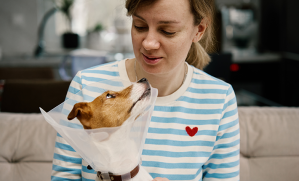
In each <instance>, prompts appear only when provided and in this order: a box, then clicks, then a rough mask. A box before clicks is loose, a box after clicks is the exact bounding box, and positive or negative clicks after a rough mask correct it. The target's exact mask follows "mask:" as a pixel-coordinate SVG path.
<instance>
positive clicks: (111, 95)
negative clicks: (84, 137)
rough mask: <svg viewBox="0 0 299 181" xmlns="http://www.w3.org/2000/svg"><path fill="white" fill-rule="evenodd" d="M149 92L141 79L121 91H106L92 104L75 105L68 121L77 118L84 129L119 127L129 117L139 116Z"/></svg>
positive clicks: (148, 97)
mask: <svg viewBox="0 0 299 181" xmlns="http://www.w3.org/2000/svg"><path fill="white" fill-rule="evenodd" d="M150 90H151V89H150V85H149V83H148V81H147V80H146V79H145V78H143V79H140V80H139V81H138V82H137V83H134V84H132V85H131V86H129V87H127V88H125V89H123V90H122V91H119V92H115V91H106V92H104V93H103V94H101V95H100V96H98V97H97V98H95V99H94V100H93V101H92V102H80V103H77V104H75V105H74V107H73V109H72V110H71V112H70V113H69V115H68V119H69V120H72V119H74V118H75V117H77V118H78V120H79V121H80V122H81V124H82V125H83V127H84V129H96V128H102V127H116V126H120V125H122V124H123V122H124V121H125V120H127V119H128V118H129V117H130V116H131V115H136V117H137V116H138V115H139V114H141V111H142V110H144V108H145V106H146V105H147V104H148V102H149V101H150V93H151V92H150Z"/></svg>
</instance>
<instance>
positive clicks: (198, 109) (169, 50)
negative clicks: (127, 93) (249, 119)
mask: <svg viewBox="0 0 299 181" xmlns="http://www.w3.org/2000/svg"><path fill="white" fill-rule="evenodd" d="M126 8H127V10H128V15H130V16H132V18H133V22H132V30H131V34H132V42H133V48H134V54H135V57H136V58H134V59H126V60H123V61H118V62H113V63H111V64H106V65H103V66H98V67H93V68H90V69H86V70H83V71H80V72H78V74H77V75H76V77H75V78H74V80H73V81H72V83H71V86H70V89H69V92H68V95H67V97H71V96H72V95H73V94H74V93H76V92H78V91H80V90H81V89H82V87H84V86H85V85H87V84H90V83H93V82H97V81H100V80H103V79H115V78H122V79H126V80H128V81H131V82H135V81H137V80H138V79H140V78H143V77H145V78H147V79H148V80H149V82H150V83H151V85H152V86H153V87H155V88H157V89H158V92H159V93H158V98H157V101H156V104H155V109H154V112H153V116H152V120H151V123H150V126H149V130H148V134H147V138H146V141H145V146H144V150H143V153H142V165H143V166H144V167H145V168H146V169H147V171H148V172H149V173H150V174H151V175H152V177H153V178H155V179H154V180H155V181H167V180H204V181H208V180H239V124H238V114H237V105H236V99H235V95H234V91H233V89H232V87H231V86H230V85H229V84H227V83H225V82H223V81H221V80H218V79H216V78H214V77H212V76H209V75H207V74H206V73H204V72H203V71H201V70H200V69H202V68H203V67H204V66H205V65H207V64H208V62H209V61H210V59H209V56H208V54H207V53H206V50H207V49H209V47H210V46H211V45H212V43H213V36H212V32H213V29H212V28H213V26H212V25H213V24H212V20H213V18H212V17H213V1H211V0H155V1H153V0H127V1H126ZM195 67H197V68H195ZM62 178H67V179H69V180H81V179H82V180H89V179H90V180H94V179H95V173H94V171H93V170H88V169H87V163H86V162H85V161H84V160H82V159H81V158H80V156H79V155H78V154H77V153H76V152H75V151H74V150H73V149H72V148H71V147H70V146H69V145H68V144H67V142H65V140H63V139H62V138H61V137H60V136H59V135H58V136H57V142H56V148H55V154H54V161H53V173H52V180H63V179H62Z"/></svg>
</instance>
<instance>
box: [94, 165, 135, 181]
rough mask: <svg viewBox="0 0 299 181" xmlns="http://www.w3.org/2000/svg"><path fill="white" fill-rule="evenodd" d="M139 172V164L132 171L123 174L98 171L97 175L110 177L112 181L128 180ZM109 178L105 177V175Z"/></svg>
mask: <svg viewBox="0 0 299 181" xmlns="http://www.w3.org/2000/svg"><path fill="white" fill-rule="evenodd" d="M138 172H139V165H137V166H136V167H135V168H134V169H133V170H132V171H131V172H129V173H126V174H123V175H113V173H108V174H103V173H101V172H98V173H97V176H98V177H99V178H100V179H101V180H104V179H110V180H112V181H123V180H128V179H131V178H134V177H135V176H136V175H137V174H138ZM107 176H108V177H109V178H105V177H107Z"/></svg>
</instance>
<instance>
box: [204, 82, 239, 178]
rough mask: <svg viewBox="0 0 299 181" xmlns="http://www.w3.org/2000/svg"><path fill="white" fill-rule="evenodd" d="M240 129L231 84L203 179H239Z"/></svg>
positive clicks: (205, 165)
mask: <svg viewBox="0 0 299 181" xmlns="http://www.w3.org/2000/svg"><path fill="white" fill-rule="evenodd" d="M239 163H240V131H239V118H238V109H237V102H236V97H235V93H234V91H233V89H232V87H231V86H230V87H229V89H228V91H227V94H226V99H225V103H224V106H223V111H222V115H221V120H220V124H219V129H218V132H217V137H216V142H215V145H214V148H213V151H212V153H211V156H210V157H209V159H208V161H207V162H206V163H205V164H204V165H203V168H202V170H203V181H212V180H213V181H218V180H219V181H220V180H221V181H238V180H239V170H240V164H239Z"/></svg>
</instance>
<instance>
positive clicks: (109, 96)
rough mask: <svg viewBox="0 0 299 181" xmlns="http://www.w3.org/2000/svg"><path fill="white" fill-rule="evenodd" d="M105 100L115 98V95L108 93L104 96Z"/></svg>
mask: <svg viewBox="0 0 299 181" xmlns="http://www.w3.org/2000/svg"><path fill="white" fill-rule="evenodd" d="M106 98H107V99H110V98H115V95H114V94H109V93H108V94H107V95H106Z"/></svg>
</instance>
